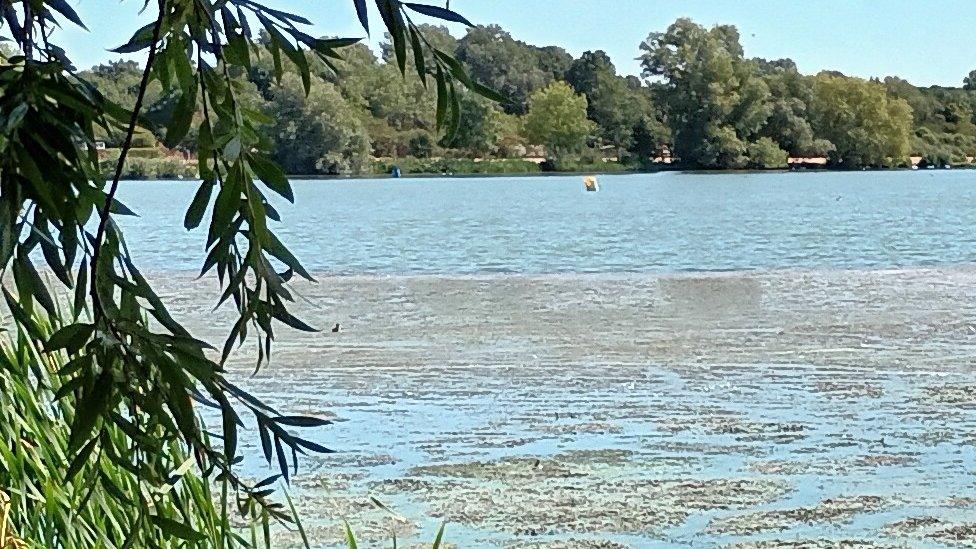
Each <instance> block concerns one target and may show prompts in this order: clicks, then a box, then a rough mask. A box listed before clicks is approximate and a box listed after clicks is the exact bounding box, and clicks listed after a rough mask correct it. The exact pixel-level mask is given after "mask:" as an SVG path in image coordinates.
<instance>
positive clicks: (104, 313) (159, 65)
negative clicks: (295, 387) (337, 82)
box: [0, 0, 493, 548]
mask: <svg viewBox="0 0 976 549" xmlns="http://www.w3.org/2000/svg"><path fill="white" fill-rule="evenodd" d="M356 5H357V6H359V8H360V10H359V13H360V20H361V22H362V24H363V26H364V27H366V26H368V21H367V19H366V13H365V10H364V9H363V6H364V5H363V4H362V3H361V2H357V3H356ZM7 8H8V9H7V10H6V12H5V14H4V21H5V25H6V26H5V30H4V32H5V33H9V34H10V35H11V37H12V38H13V41H14V44H15V47H16V49H17V53H18V54H19V55H16V56H11V57H7V58H6V61H4V62H3V63H2V64H0V119H2V120H3V124H4V132H3V134H2V135H0V190H2V192H0V272H11V273H12V274H13V277H12V278H13V281H12V282H11V284H10V285H6V284H5V285H4V286H3V287H2V289H0V293H2V294H3V297H4V301H5V302H6V306H7V310H9V311H10V313H11V315H12V320H13V321H12V324H13V325H14V326H16V330H17V332H18V333H17V335H16V339H15V341H14V345H16V346H17V348H16V349H13V350H11V349H10V348H9V347H7V346H3V351H4V352H3V353H0V354H2V355H3V356H2V358H0V365H2V367H0V375H2V376H3V377H2V378H0V380H2V384H3V387H4V388H5V390H4V391H3V397H4V399H13V400H12V402H11V401H10V400H5V401H4V406H3V409H4V410H24V411H25V413H24V414H23V415H22V416H21V417H16V415H15V414H4V415H3V416H2V417H0V431H2V432H3V434H4V438H5V440H7V441H13V443H12V444H8V445H7V447H6V449H5V450H4V452H3V455H2V457H0V487H3V490H4V491H5V492H6V494H7V495H9V496H10V498H11V501H10V502H9V505H6V504H5V505H4V517H3V526H2V528H3V529H4V530H5V531H6V532H10V531H11V530H9V529H8V527H12V528H13V530H12V531H14V532H16V533H17V535H19V536H22V537H26V538H28V541H29V542H30V544H31V545H32V546H35V545H36V546H50V547H149V546H154V547H155V546H159V547H174V548H175V547H185V546H189V545H192V546H207V547H238V546H241V545H246V542H245V541H244V539H243V538H242V537H241V536H240V535H239V533H238V532H237V531H236V527H235V526H234V524H235V523H238V522H242V523H244V524H245V525H250V526H254V528H255V529H254V530H252V532H253V533H254V535H255V536H257V533H258V532H262V531H263V532H268V528H269V523H270V521H272V520H279V521H287V520H290V519H291V518H292V517H291V512H289V511H287V510H286V508H285V507H284V504H283V503H282V502H280V501H274V500H273V499H272V492H273V489H272V488H271V486H272V485H273V484H274V483H275V482H276V481H277V480H278V479H279V478H281V479H282V480H283V481H284V482H285V483H287V482H288V480H289V478H290V477H289V475H290V470H291V469H292V467H297V465H298V455H299V454H304V453H306V452H328V451H329V450H328V449H327V448H325V447H324V446H322V445H320V444H318V443H315V442H313V441H311V440H307V439H305V438H302V437H300V436H298V435H297V434H296V433H297V432H296V428H301V427H311V426H321V425H324V424H326V423H327V422H326V421H324V420H321V419H316V418H310V417H294V416H287V415H281V414H279V413H278V412H277V411H276V410H274V409H273V408H272V407H270V406H268V405H267V404H265V403H264V402H262V401H261V400H260V399H258V398H256V397H254V396H252V395H250V394H248V393H247V392H245V391H244V390H242V389H241V388H239V387H238V386H237V385H236V384H235V383H234V382H233V381H232V380H231V376H232V374H230V373H228V372H227V370H226V369H225V368H224V364H225V362H226V361H227V360H228V358H229V357H230V355H231V354H232V353H234V352H235V349H236V348H237V346H239V345H240V344H242V343H243V342H244V341H246V340H247V338H248V336H249V335H250V336H251V337H252V338H253V339H254V340H255V343H256V345H255V347H254V348H256V349H258V352H257V357H256V358H257V360H256V363H257V365H258V367H261V366H262V365H264V364H266V361H267V359H268V356H269V353H270V352H271V349H272V339H273V335H274V332H275V330H278V329H283V328H284V327H288V328H291V329H297V330H302V331H312V330H313V329H312V328H311V327H310V326H308V325H306V324H305V323H304V322H302V321H301V320H300V319H298V318H296V317H294V316H293V315H292V314H291V313H290V312H289V305H290V302H291V301H292V300H293V296H292V293H291V291H290V290H289V287H288V281H289V279H290V278H291V277H292V276H293V275H294V276H298V277H302V278H306V279H311V278H312V276H311V274H310V273H308V272H307V271H306V270H305V269H304V267H303V266H302V264H301V263H300V262H299V261H298V259H297V258H296V257H295V256H294V255H293V254H292V253H291V252H290V251H288V249H287V247H286V246H285V244H284V243H282V241H281V240H279V238H278V237H277V236H276V235H275V234H274V232H273V230H272V227H271V225H270V224H269V221H268V220H269V219H272V220H274V219H278V218H279V213H278V212H277V210H276V209H275V208H273V207H272V206H271V205H270V203H269V200H268V196H269V194H271V193H274V194H277V195H280V196H281V197H283V198H284V199H286V200H293V199H294V195H293V191H292V189H291V186H290V184H289V182H288V180H287V178H286V177H285V175H284V174H283V172H282V170H281V169H280V167H279V166H277V165H276V164H275V163H274V162H273V161H272V160H271V159H270V155H271V154H272V152H273V151H272V144H271V143H270V142H269V140H268V139H267V138H266V137H264V136H262V134H261V131H260V130H261V128H262V127H263V126H264V125H267V124H271V123H273V122H274V121H273V120H269V119H268V118H267V117H266V116H265V115H264V114H262V113H261V112H260V111H259V110H257V109H254V108H249V107H248V106H247V99H246V96H247V95H248V94H249V92H248V91H246V88H245V87H244V84H246V82H245V81H244V78H243V77H244V75H247V74H249V72H248V69H249V68H250V67H251V61H252V55H254V54H256V53H257V52H258V51H260V50H263V53H262V55H263V56H265V57H270V58H271V59H272V60H273V64H272V72H271V74H272V75H273V81H275V82H280V81H281V80H282V77H283V72H284V67H285V66H286V64H285V63H283V62H282V60H283V58H285V59H287V61H288V62H289V63H290V67H293V68H294V69H295V71H296V72H297V74H298V76H297V78H298V81H300V83H301V84H300V85H301V89H302V90H303V91H304V93H309V91H310V88H311V87H312V77H313V74H312V68H311V67H310V64H309V57H308V56H310V55H315V56H316V57H317V59H318V61H319V62H321V64H322V66H325V67H329V66H330V65H332V59H335V58H336V57H337V56H339V52H338V50H340V49H342V48H343V47H345V46H348V45H349V44H351V43H353V42H355V41H356V40H355V39H352V40H349V39H319V38H314V37H312V36H309V35H308V34H307V33H306V32H304V31H303V30H302V29H307V24H310V23H309V22H308V21H306V20H305V19H304V18H302V17H299V16H296V15H292V14H288V13H285V12H281V11H278V10H275V9H272V8H269V7H268V6H265V5H263V4H262V3H260V2H259V1H255V0H246V1H245V0H228V1H226V2H214V1H212V0H158V1H157V2H156V3H155V4H153V3H149V4H147V5H146V6H145V9H147V11H148V12H149V13H148V15H149V16H151V17H152V21H151V22H150V23H149V24H148V25H147V26H146V27H143V28H141V29H137V30H136V31H135V33H134V35H133V36H132V38H131V39H130V40H129V41H128V42H127V43H126V44H123V45H122V46H120V47H119V48H116V50H115V51H117V52H119V53H139V52H142V53H140V55H142V54H144V55H145V60H146V61H145V65H144V66H143V68H142V71H141V74H140V75H139V77H138V86H137V88H136V89H135V90H134V93H131V96H132V102H131V103H130V104H127V105H126V106H122V105H119V104H117V103H115V102H113V101H112V100H111V99H109V98H107V97H106V96H105V95H103V94H102V93H101V92H99V91H98V88H97V87H96V86H95V85H93V84H92V83H91V82H90V81H89V80H87V78H88V77H86V75H83V74H79V73H77V72H76V71H75V70H74V69H73V67H72V65H71V62H70V60H69V59H68V58H67V52H65V50H64V49H62V48H61V47H60V46H58V45H57V44H56V43H55V42H54V40H55V39H56V38H57V37H58V36H59V34H58V33H52V32H51V31H52V30H53V29H54V28H55V27H59V26H66V25H68V24H71V23H73V24H77V25H82V26H83V22H82V20H81V19H80V18H79V16H78V14H77V13H76V12H75V11H74V10H73V9H72V8H71V7H70V5H69V4H68V3H66V2H60V1H54V0H37V1H34V2H29V3H21V4H20V6H18V8H13V7H12V6H11V5H9V4H8V5H7ZM378 8H379V10H380V13H381V15H382V20H383V22H384V23H385V25H386V27H387V30H388V31H389V32H390V35H391V36H392V37H393V40H394V43H395V44H397V46H396V47H395V50H396V51H397V52H398V53H397V55H396V57H397V59H396V62H397V63H396V64H397V65H398V66H399V67H401V68H402V70H401V72H405V67H406V61H407V60H406V55H405V48H404V47H403V45H404V43H405V41H406V39H407V36H414V35H415V34H416V33H418V32H420V31H418V29H417V28H416V27H415V26H414V25H413V24H412V23H409V19H408V15H409V14H408V13H407V10H419V11H420V13H425V12H426V13H428V14H433V15H435V16H439V17H441V18H442V19H447V20H453V21H458V20H462V21H463V20H464V19H463V18H462V17H461V16H460V15H458V14H456V13H454V12H451V11H447V10H444V8H440V7H439V6H426V7H425V6H422V5H417V4H401V3H399V2H382V3H379V4H378ZM258 24H260V26H261V27H263V28H264V30H265V31H266V32H267V41H266V42H265V41H258V40H257V37H256V36H255V35H254V34H253V33H252V30H251V29H252V25H253V26H257V25H258ZM435 57H436V59H435V64H434V65H433V66H430V67H426V68H425V69H424V70H421V68H420V67H415V68H416V70H417V72H418V73H420V74H419V77H427V76H429V74H430V73H434V74H435V75H437V76H436V79H437V81H438V84H439V85H438V86H437V89H438V90H440V94H439V98H438V99H439V100H438V104H439V105H441V106H442V108H441V111H442V116H441V117H440V118H445V117H444V116H443V115H444V112H443V111H448V110H450V111H452V112H453V115H452V116H451V123H450V125H449V126H448V130H449V131H451V130H452V129H453V128H456V126H457V124H458V120H459V117H458V116H456V115H457V113H458V111H459V108H458V107H457V103H458V102H457V99H458V98H457V91H458V90H460V89H463V88H464V87H465V86H467V85H471V87H472V88H474V89H475V90H478V91H480V92H482V93H485V94H488V95H493V94H492V93H491V92H490V90H486V89H485V88H483V87H481V86H478V85H474V84H472V82H471V79H470V78H469V77H468V75H467V74H466V73H465V71H464V69H463V68H462V67H460V66H459V65H458V64H457V62H456V61H455V60H453V59H451V58H450V57H449V56H446V55H444V56H442V55H437V56H435ZM116 68H118V69H122V71H121V72H123V73H124V72H125V71H127V70H129V67H128V66H119V67H111V68H110V70H109V71H108V72H109V73H113V72H114V71H115V69H116ZM111 76H112V74H109V75H108V77H111ZM157 85H158V86H159V89H160V90H161V92H162V93H163V94H172V95H173V96H175V97H177V99H176V100H175V103H174V108H173V110H172V116H171V117H170V119H169V120H168V122H167V124H166V127H165V130H164V133H165V135H164V137H165V140H166V141H167V142H170V143H176V142H180V141H181V140H182V139H183V138H184V137H185V136H186V135H188V134H189V132H190V131H191V128H192V127H193V126H196V130H197V133H198V139H197V147H198V151H197V152H198V155H199V176H200V180H201V182H200V185H199V188H198V192H197V194H196V196H195V197H194V199H193V201H192V203H191V204H190V206H189V208H188V210H187V213H186V217H185V219H184V226H185V227H186V228H187V229H194V228H196V227H198V226H199V225H201V224H202V223H203V221H204V218H205V217H206V218H208V222H207V240H206V259H204V260H203V268H202V272H201V275H210V276H212V277H214V275H216V276H215V277H214V278H216V282H217V283H218V285H219V288H220V299H219V302H218V304H229V305H228V306H230V307H233V311H234V313H235V316H236V318H237V320H236V322H235V323H234V326H233V328H232V329H231V332H230V334H229V335H228V338H227V339H226V341H225V342H224V344H223V347H222V349H216V348H214V347H212V346H210V345H209V344H208V343H206V342H203V341H201V340H199V339H197V338H195V337H193V335H192V334H191V333H190V332H189V331H188V330H187V329H186V328H185V327H184V326H183V325H181V324H180V323H179V322H177V321H176V320H175V319H174V318H173V316H172V315H171V314H170V312H169V310H168V307H167V306H166V303H165V302H164V301H163V299H161V298H160V296H158V295H157V294H156V293H155V292H154V290H153V287H152V285H151V283H150V282H149V281H148V280H147V279H146V278H145V277H144V276H143V275H142V273H141V272H140V270H139V269H138V267H137V266H136V264H135V260H134V259H133V257H131V256H130V255H129V252H128V247H127V246H126V244H125V240H124V238H123V235H122V229H121V227H120V224H119V223H118V222H117V219H118V217H119V216H124V215H129V214H131V213H132V212H131V210H129V209H128V208H127V207H126V206H125V205H124V204H122V203H121V202H120V201H119V200H118V199H117V198H116V194H117V191H118V188H119V180H120V177H121V174H122V169H123V166H124V163H125V160H126V158H127V155H128V153H129V150H130V149H131V147H132V144H133V137H134V135H135V133H136V130H137V128H138V123H139V121H140V119H141V117H142V115H143V114H144V113H145V108H146V106H147V104H148V101H147V99H148V98H149V92H150V88H151V87H154V86H157ZM289 85H294V86H297V84H292V83H291V82H290V81H289ZM322 93H328V92H322ZM255 95H257V94H255ZM336 96H337V94H332V95H331V96H330V97H331V98H335V97H336ZM120 101H121V99H120ZM96 128H101V129H102V130H106V131H108V130H109V129H115V128H124V131H123V132H122V133H123V136H124V137H123V139H122V142H121V148H120V154H119V158H118V161H117V163H116V165H115V170H114V173H113V177H112V178H111V179H110V180H108V181H106V180H105V179H103V178H102V177H101V171H100V166H99V157H98V153H97V150H96V145H95V132H96ZM208 213H209V215H208ZM42 260H43V262H44V263H46V264H47V267H48V268H49V269H50V271H51V273H53V276H54V279H56V280H57V281H58V282H57V284H58V285H59V286H61V290H62V291H61V292H60V293H64V292H68V293H69V294H70V295H71V296H73V298H72V299H71V300H70V301H71V303H68V304H66V305H65V304H62V305H61V306H59V303H58V301H56V297H55V295H60V293H59V294H54V295H52V292H49V290H48V289H47V284H46V282H45V281H44V280H43V279H42V278H41V277H40V275H39V273H38V269H37V267H36V266H35V262H40V261H42ZM14 291H16V296H15V295H14V293H13V292H14ZM11 327H13V326H11ZM8 351H10V352H8ZM52 365H55V366H53V367H52ZM10 386H16V387H18V388H19V390H18V391H16V392H10V393H8V392H7V390H6V388H7V387H10ZM55 387H57V389H55ZM55 391H56V393H55ZM50 393H55V395H54V396H53V397H52V398H55V399H56V402H54V403H51V404H52V405H51V406H38V405H36V398H35V397H36V394H45V395H46V394H50ZM203 406H205V407H210V408H213V409H214V410H215V412H214V417H215V418H216V419H214V420H211V421H210V422H209V425H206V426H205V425H204V424H203V420H202V419H201V416H200V415H199V407H203ZM28 410H29V412H28ZM242 415H246V416H249V417H250V420H251V422H252V424H253V425H255V427H256V429H257V431H258V434H259V436H260V439H261V446H262V452H263V455H264V458H265V459H266V460H267V462H268V463H269V464H272V463H273V464H275V466H276V467H277V469H278V474H277V475H272V476H270V477H268V478H265V479H259V480H257V481H254V480H252V479H250V478H249V477H247V476H244V475H243V474H242V472H241V471H240V463H241V461H242V460H243V456H242V454H241V452H240V449H239V447H238V444H237V440H238V429H239V428H240V427H241V426H243V425H244V422H243V420H242V419H241V416H242ZM23 421H34V422H35V423H33V424H29V425H28V424H25V423H23ZM216 437H220V439H221V443H220V445H215V444H214V443H213V442H212V440H213V439H214V438H216ZM289 458H290V459H289ZM39 480H43V482H44V484H43V486H40V485H37V484H35V483H36V482H37V481H39ZM211 483H217V486H219V488H220V495H219V496H218V495H216V494H213V493H212V492H211V491H210V488H211ZM231 513H235V514H239V515H240V516H239V518H238V519H231V516H230V514H231ZM265 538H266V539H265V540H263V541H265V542H266V543H268V544H270V543H271V539H270V536H268V535H265ZM8 541H9V540H7V539H4V540H3V543H4V544H7V543H8Z"/></svg>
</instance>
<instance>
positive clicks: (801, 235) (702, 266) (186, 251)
mask: <svg viewBox="0 0 976 549" xmlns="http://www.w3.org/2000/svg"><path fill="white" fill-rule="evenodd" d="M600 182H601V191H600V192H599V193H586V192H584V191H583V190H582V182H581V179H580V178H579V177H576V176H570V177H534V178H492V179H401V180H389V179H387V180H342V181H297V182H295V183H294V186H295V196H296V202H297V203H296V205H294V206H287V205H285V206H283V207H281V208H279V209H280V210H281V212H282V215H283V216H284V219H285V224H284V225H283V226H279V228H278V229H277V230H278V231H280V233H281V236H282V240H283V241H285V242H286V243H287V244H289V245H290V246H292V247H293V249H294V250H295V251H296V255H297V256H298V257H299V258H301V259H302V260H303V262H305V264H306V266H308V267H309V268H311V269H313V270H316V271H318V272H327V273H333V274H357V273H390V274H396V273H399V274H407V273H438V274H458V273H492V272H502V273H506V272H515V273H591V272H601V273H606V272H674V271H685V270H692V271H709V270H739V269H776V268H825V267H830V268H852V267H882V268H883V267H893V266H919V265H942V264H958V263H969V262H972V261H973V260H974V258H976V251H974V250H976V231H973V230H972V227H974V226H976V209H974V208H972V207H971V205H972V204H973V203H976V185H974V183H976V172H972V171H962V170H959V171H949V172H945V171H940V172H830V173H809V174H795V173H794V174H789V173H785V174H776V173H773V174H721V175H694V174H675V173H664V174H655V175H625V176H603V177H601V178H600ZM194 190H195V189H194V184H192V183H190V182H128V183H126V184H124V185H123V186H122V190H121V198H122V199H123V200H124V201H125V202H126V203H128V204H129V205H130V206H131V207H132V208H133V209H134V210H136V211H137V212H138V213H139V214H140V215H141V216H142V217H141V218H139V219H132V220H128V221H127V222H126V223H125V226H126V228H127V230H128V232H129V233H130V235H131V236H130V237H129V241H130V243H131V244H132V245H133V246H134V247H135V250H134V251H135V254H136V255H137V257H138V258H139V259H140V262H141V264H143V265H145V266H147V267H149V266H156V267H158V268H164V269H177V270H190V271H194V270H196V269H198V268H199V266H200V265H201V264H202V257H203V256H202V253H203V250H202V247H203V243H204V239H205V230H204V229H200V230H198V231H195V232H191V233H186V232H185V231H183V230H182V228H181V227H182V220H183V213H184V211H185V209H186V207H187V206H188V205H189V203H190V200H191V199H192V197H193V193H194ZM204 225H205V224H204Z"/></svg>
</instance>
